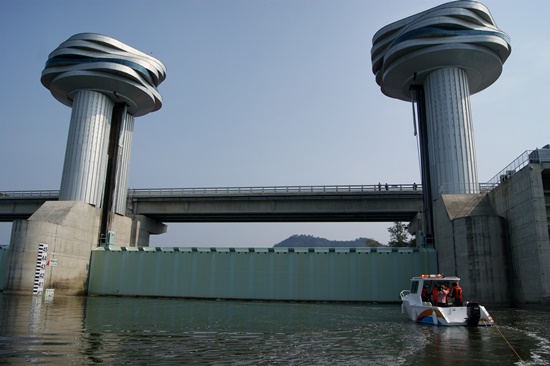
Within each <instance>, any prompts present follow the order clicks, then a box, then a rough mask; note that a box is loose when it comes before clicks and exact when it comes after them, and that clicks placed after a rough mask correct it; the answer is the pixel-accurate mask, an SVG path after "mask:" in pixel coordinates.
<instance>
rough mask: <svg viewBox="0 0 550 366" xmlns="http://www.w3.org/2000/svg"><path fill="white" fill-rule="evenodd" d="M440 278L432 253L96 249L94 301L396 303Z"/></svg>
mask: <svg viewBox="0 0 550 366" xmlns="http://www.w3.org/2000/svg"><path fill="white" fill-rule="evenodd" d="M435 271H436V255H435V251H434V250H433V249H412V248H403V249H399V250H397V249H393V250H392V248H362V249H356V250H350V249H335V250H334V249H333V251H329V249H328V248H316V249H315V250H314V249H307V248H296V249H293V250H288V249H279V248H275V249H273V248H269V249H268V248H255V249H248V248H235V249H230V248H216V249H210V248H135V247H128V248H119V247H114V248H111V249H106V248H98V249H96V250H94V251H93V252H92V260H91V267H90V282H89V294H90V295H122V296H167V297H188V298H224V299H258V300H297V301H301V300H304V301H389V302H397V301H399V292H400V291H401V290H404V289H409V288H410V278H411V277H413V276H417V275H419V274H421V273H435Z"/></svg>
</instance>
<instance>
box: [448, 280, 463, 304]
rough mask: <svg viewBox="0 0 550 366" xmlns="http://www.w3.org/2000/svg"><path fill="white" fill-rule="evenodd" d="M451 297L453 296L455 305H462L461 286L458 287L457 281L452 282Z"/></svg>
mask: <svg viewBox="0 0 550 366" xmlns="http://www.w3.org/2000/svg"><path fill="white" fill-rule="evenodd" d="M451 297H452V298H454V305H455V306H464V303H463V302H462V287H460V286H459V285H458V283H453V287H452V291H451Z"/></svg>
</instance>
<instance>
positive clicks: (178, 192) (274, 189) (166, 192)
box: [128, 183, 422, 197]
mask: <svg viewBox="0 0 550 366" xmlns="http://www.w3.org/2000/svg"><path fill="white" fill-rule="evenodd" d="M421 190H422V186H421V185H420V184H414V183H413V184H371V185H334V186H268V187H209V188H148V189H129V190H128V196H129V197H135V196H152V195H156V196H185V195H191V196H192V195H216V194H219V195H227V194H286V193H363V192H365V193H367V192H370V193H372V192H382V191H392V192H396V191H402V192H413V191H421Z"/></svg>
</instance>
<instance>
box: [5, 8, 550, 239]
mask: <svg viewBox="0 0 550 366" xmlns="http://www.w3.org/2000/svg"><path fill="white" fill-rule="evenodd" d="M441 3H443V2H440V1H433V0H425V1H421V2H420V1H404V0H399V1H398V0H387V1H383V2H382V1H367V0H231V1H230V0H191V1H189V0H173V1H141V0H117V1H111V0H109V1H105V0H94V1H74V0H70V1H59V0H51V1H42V2H39V1H28V0H18V1H13V0H12V1H9V0H7V1H3V2H2V11H1V12H0V46H1V48H2V57H1V58H0V67H1V70H2V76H3V77H2V83H1V84H0V100H2V106H3V108H2V109H3V110H2V114H1V115H2V117H1V131H0V156H1V159H2V160H1V161H2V165H1V166H2V168H1V170H0V172H1V173H0V190H29V189H30V190H40V189H59V184H60V181H61V171H62V167H63V159H64V154H65V145H66V140H67V132H68V126H69V120H70V112H71V111H70V109H69V108H68V107H66V106H64V105H62V104H60V103H59V102H57V101H56V100H55V99H54V98H53V97H52V96H51V95H50V93H49V91H48V90H46V89H45V88H44V87H43V86H42V85H41V84H40V73H41V71H42V69H43V67H44V63H45V61H46V60H47V57H48V54H49V53H50V52H51V51H53V50H54V49H55V48H56V47H57V46H58V45H59V44H60V43H61V42H63V41H65V40H66V39H67V38H69V37H70V36H71V35H73V34H76V33H81V32H96V33H102V34H106V35H109V36H111V37H114V38H116V39H118V40H120V41H122V42H124V43H127V44H129V45H130V46H133V47H135V48H137V49H139V50H141V51H143V52H146V53H150V54H152V55H153V56H155V57H157V58H158V59H160V60H161V61H162V62H163V63H164V64H165V65H166V67H167V70H168V72H167V78H166V81H165V82H164V83H163V84H161V85H160V87H159V91H160V93H161V94H162V96H163V98H164V105H163V107H162V109H161V110H160V111H158V112H155V113H152V114H149V115H147V116H144V117H139V118H137V119H136V125H135V132H134V140H133V147H132V160H131V172H130V182H129V183H130V187H134V188H160V187H213V186H272V185H334V184H342V185H347V184H376V183H378V182H382V183H385V182H388V183H413V182H420V178H419V177H420V173H419V163H418V154H417V142H416V139H415V137H414V136H413V123H412V114H411V106H410V105H409V104H408V103H405V102H401V101H398V100H393V99H390V98H388V97H386V96H384V95H383V94H382V93H381V92H380V90H379V88H378V86H377V85H376V83H375V81H374V75H373V74H372V72H371V63H370V49H371V45H372V42H371V40H372V36H373V35H374V33H375V32H376V31H377V30H379V29H380V28H381V27H383V26H385V25H386V24H388V23H391V22H393V21H395V20H399V19H401V18H403V17H405V16H408V15H412V14H414V13H417V12H419V11H423V10H426V9H428V8H430V7H432V6H435V5H439V4H441ZM483 3H484V4H485V5H487V6H488V7H489V9H490V10H491V12H492V14H493V16H494V18H495V19H496V22H497V24H498V26H499V27H500V28H501V29H502V30H503V31H505V32H506V33H508V34H509V35H510V37H511V39H512V54H511V56H510V58H509V59H508V61H507V63H506V64H505V66H504V71H503V74H502V76H501V77H500V79H499V80H498V81H497V82H496V83H495V84H494V85H493V86H491V87H490V88H488V89H486V90H485V91H483V92H481V93H479V94H477V95H474V96H473V97H472V99H471V102H472V109H473V119H474V133H475V142H476V149H477V161H478V171H479V178H480V181H482V182H484V181H487V180H489V179H490V178H492V177H493V176H494V175H495V174H497V173H498V172H499V171H500V170H501V169H503V168H504V167H505V166H506V165H507V164H509V163H510V162H511V161H512V160H514V159H515V158H516V157H517V156H519V155H520V154H521V153H522V152H523V151H525V150H530V149H534V148H537V147H542V146H543V145H545V144H548V143H550V124H549V120H548V114H547V108H546V107H547V104H548V96H549V95H550V72H549V70H550V28H548V24H547V23H548V14H550V1H543V0H540V1H525V2H518V1H512V0H487V1H484V2H483ZM389 225H390V224H326V223H324V224H178V225H170V227H169V232H168V234H165V235H162V236H158V237H155V238H154V239H153V241H152V245H169V246H190V245H196V246H271V245H273V244H275V243H277V242H279V241H281V240H283V239H285V238H286V237H288V236H290V235H292V234H310V235H314V236H321V237H326V238H329V239H337V240H350V239H355V238H356V237H359V236H366V237H371V238H373V239H376V240H379V241H381V242H387V240H388V233H387V230H386V228H387V227H388V226H389ZM10 229H11V224H4V223H0V243H7V242H9V236H10Z"/></svg>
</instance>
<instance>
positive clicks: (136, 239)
mask: <svg viewBox="0 0 550 366" xmlns="http://www.w3.org/2000/svg"><path fill="white" fill-rule="evenodd" d="M167 231H168V226H167V225H166V224H163V223H162V222H158V221H156V220H153V219H150V218H148V217H147V216H143V215H136V217H135V218H134V220H133V221H132V234H131V238H130V246H132V247H148V246H149V238H150V237H151V234H153V235H158V234H164V233H165V232H167Z"/></svg>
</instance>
